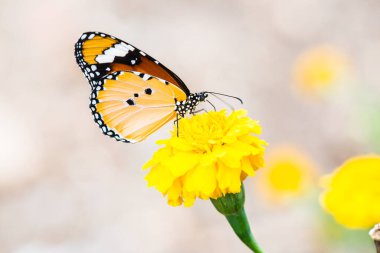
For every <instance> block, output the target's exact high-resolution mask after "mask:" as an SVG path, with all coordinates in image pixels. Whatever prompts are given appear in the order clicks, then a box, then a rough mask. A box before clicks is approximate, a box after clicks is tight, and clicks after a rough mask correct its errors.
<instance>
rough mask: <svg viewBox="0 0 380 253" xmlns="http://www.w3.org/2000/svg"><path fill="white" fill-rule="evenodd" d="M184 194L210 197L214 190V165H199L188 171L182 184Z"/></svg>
mask: <svg viewBox="0 0 380 253" xmlns="http://www.w3.org/2000/svg"><path fill="white" fill-rule="evenodd" d="M183 188H184V190H185V191H186V192H194V193H197V194H204V195H210V194H212V193H213V192H214V191H215V188H216V168H215V166H214V165H211V166H204V165H199V166H197V167H195V168H194V169H193V170H191V171H189V173H188V174H187V175H186V179H185V180H184V182H183Z"/></svg>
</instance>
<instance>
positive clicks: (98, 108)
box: [90, 71, 186, 143]
mask: <svg viewBox="0 0 380 253" xmlns="http://www.w3.org/2000/svg"><path fill="white" fill-rule="evenodd" d="M100 82H101V83H100V84H99V83H98V84H97V85H96V86H95V87H94V89H93V92H92V94H91V103H90V108H91V110H92V112H93V115H94V119H95V121H96V123H97V124H98V125H99V127H100V128H101V129H102V131H103V133H104V134H106V135H109V136H110V137H114V138H115V139H116V140H119V141H124V142H132V143H134V142H139V141H142V140H144V139H145V138H146V137H148V136H149V135H150V134H152V133H153V132H155V131H156V130H157V129H159V128H160V127H161V126H163V125H164V124H166V123H167V122H168V121H170V120H172V119H174V118H175V116H176V112H175V106H176V105H175V101H176V99H178V100H185V99H186V94H185V92H184V91H183V90H181V89H180V88H178V87H177V86H176V85H174V84H172V83H169V82H167V81H165V80H162V79H160V78H157V77H153V76H150V75H147V74H143V73H140V72H132V71H117V72H113V73H111V74H108V75H106V76H105V77H104V78H103V79H102V80H100Z"/></svg>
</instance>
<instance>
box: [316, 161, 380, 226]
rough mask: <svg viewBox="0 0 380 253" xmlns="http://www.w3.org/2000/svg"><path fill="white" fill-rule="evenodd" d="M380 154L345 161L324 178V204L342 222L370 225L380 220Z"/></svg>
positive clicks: (354, 224) (350, 224)
mask: <svg viewBox="0 0 380 253" xmlns="http://www.w3.org/2000/svg"><path fill="white" fill-rule="evenodd" d="M379 182H380V156H378V155H367V156H359V157H355V158H352V159H350V160H348V161H346V162H345V163H344V164H343V165H342V166H341V167H339V168H338V169H337V170H335V171H334V172H333V173H332V174H331V175H329V176H328V177H326V178H324V181H323V184H324V188H325V191H324V192H323V193H322V195H321V203H322V205H323V207H324V208H325V209H326V211H327V212H329V213H330V214H332V215H333V216H334V218H335V219H336V220H337V222H339V223H340V224H342V225H344V226H346V227H348V228H369V227H371V226H373V225H374V224H376V223H379V222H380V187H379Z"/></svg>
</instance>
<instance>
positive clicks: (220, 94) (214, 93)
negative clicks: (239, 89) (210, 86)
mask: <svg viewBox="0 0 380 253" xmlns="http://www.w3.org/2000/svg"><path fill="white" fill-rule="evenodd" d="M206 93H208V94H213V95H214V96H215V95H219V96H225V97H229V98H234V99H236V100H238V101H239V102H240V103H241V104H243V100H242V99H241V98H238V97H235V96H231V95H227V94H223V93H218V92H211V91H206ZM219 99H220V98H219Z"/></svg>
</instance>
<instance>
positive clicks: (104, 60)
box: [75, 32, 190, 96]
mask: <svg viewBox="0 0 380 253" xmlns="http://www.w3.org/2000/svg"><path fill="white" fill-rule="evenodd" d="M75 57H76V60H77V63H78V65H79V66H80V68H81V69H82V71H83V73H84V74H85V76H86V77H87V79H88V80H89V81H90V84H91V85H94V83H96V82H97V81H98V80H99V79H100V78H102V77H103V76H105V75H106V74H109V73H112V72H115V71H137V72H141V73H146V74H149V75H151V76H155V77H158V78H161V79H163V80H166V81H168V82H170V83H172V84H174V85H176V86H177V87H178V88H180V89H181V90H183V91H184V92H185V94H186V95H187V96H188V95H189V94H190V91H189V89H188V88H187V87H186V85H185V84H184V82H183V81H182V80H181V79H180V78H179V77H178V76H177V75H175V74H174V73H173V72H172V71H170V70H169V69H168V68H166V67H165V66H164V65H162V64H161V63H160V62H158V61H157V60H155V59H154V58H153V57H151V56H149V55H148V54H146V53H144V52H143V51H141V50H139V49H138V48H136V47H134V46H132V45H131V44H129V43H127V42H124V41H122V40H120V39H117V38H115V37H113V36H110V35H107V34H105V33H100V32H87V33H83V34H82V36H81V37H80V38H79V40H78V42H77V43H76V44H75Z"/></svg>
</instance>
